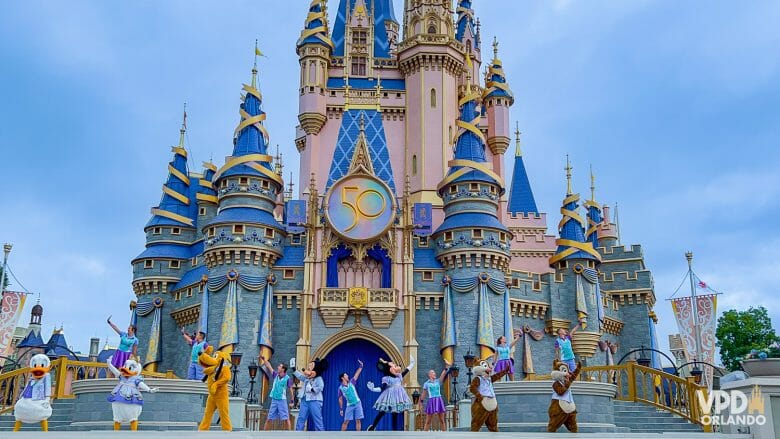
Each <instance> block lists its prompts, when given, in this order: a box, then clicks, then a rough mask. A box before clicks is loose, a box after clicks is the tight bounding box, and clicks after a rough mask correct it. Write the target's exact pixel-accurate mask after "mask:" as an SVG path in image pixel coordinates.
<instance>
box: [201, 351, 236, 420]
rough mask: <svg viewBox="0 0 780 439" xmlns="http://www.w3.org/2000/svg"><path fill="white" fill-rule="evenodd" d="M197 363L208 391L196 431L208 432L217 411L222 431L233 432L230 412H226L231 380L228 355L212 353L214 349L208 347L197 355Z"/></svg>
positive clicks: (217, 352)
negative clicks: (201, 370) (203, 410)
mask: <svg viewBox="0 0 780 439" xmlns="http://www.w3.org/2000/svg"><path fill="white" fill-rule="evenodd" d="M198 363H200V365H201V366H203V374H204V377H203V380H204V381H205V382H206V387H207V388H208V389H209V396H208V398H207V399H206V411H205V412H204V413H203V419H201V421H200V425H199V426H198V430H201V431H203V430H208V429H209V427H210V426H211V418H213V417H214V411H217V410H218V411H219V420H220V424H221V425H222V430H224V431H233V425H232V424H231V423H230V411H229V410H228V404H229V401H228V382H230V379H231V378H232V374H231V373H230V354H228V353H226V352H222V351H216V352H214V347H213V346H209V347H207V348H206V349H205V350H204V351H203V352H201V353H200V355H198Z"/></svg>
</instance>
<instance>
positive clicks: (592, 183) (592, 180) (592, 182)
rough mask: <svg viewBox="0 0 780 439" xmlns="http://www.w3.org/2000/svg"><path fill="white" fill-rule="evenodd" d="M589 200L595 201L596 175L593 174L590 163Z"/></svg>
mask: <svg viewBox="0 0 780 439" xmlns="http://www.w3.org/2000/svg"><path fill="white" fill-rule="evenodd" d="M590 201H593V202H595V201H596V176H595V175H594V174H593V165H590Z"/></svg>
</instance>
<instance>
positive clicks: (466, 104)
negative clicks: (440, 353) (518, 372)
mask: <svg viewBox="0 0 780 439" xmlns="http://www.w3.org/2000/svg"><path fill="white" fill-rule="evenodd" d="M479 99H480V94H479V92H477V91H475V90H472V88H471V85H470V83H467V84H466V94H465V96H464V97H463V98H461V99H460V104H461V114H460V118H459V119H458V121H457V125H458V127H459V130H458V135H457V143H456V146H455V157H454V159H453V160H452V161H451V162H450V165H451V167H450V169H449V171H448V173H447V176H446V177H445V178H444V179H443V180H442V182H441V183H440V184H439V186H438V190H439V195H440V196H441V198H442V199H443V200H444V222H443V223H442V224H441V226H439V228H438V229H437V230H436V231H435V232H434V234H433V238H434V240H435V242H436V257H437V259H438V260H439V261H440V262H441V264H442V266H443V267H444V269H445V270H446V274H447V276H449V277H450V278H451V279H452V285H453V288H455V289H456V291H460V293H465V292H471V290H475V291H478V292H479V293H478V294H479V306H478V307H476V308H475V307H474V301H473V298H474V296H473V295H471V294H460V293H456V294H454V295H453V299H452V300H453V304H454V308H455V309H457V310H458V314H457V317H455V318H456V320H457V324H456V326H455V327H456V328H457V331H456V332H457V340H458V343H457V347H456V349H461V350H463V352H455V353H454V358H460V357H461V356H462V355H463V354H464V353H465V350H466V349H469V348H474V347H475V346H478V349H479V351H480V356H481V358H484V357H485V356H486V355H489V354H490V353H492V351H493V349H494V348H495V338H494V331H493V330H494V328H495V330H496V332H495V333H498V334H500V332H501V330H502V329H501V328H503V322H502V321H495V322H494V321H493V317H492V315H493V312H492V311H491V310H495V311H496V312H497V315H500V313H498V310H500V309H501V308H502V306H503V300H502V298H501V297H500V296H499V295H498V294H494V293H504V291H505V286H506V285H505V281H504V272H505V271H506V270H508V267H509V241H510V239H511V233H509V230H508V229H507V228H506V226H504V225H503V224H502V223H501V221H499V219H498V200H499V198H500V197H501V195H502V194H503V193H504V184H503V181H502V180H501V177H499V176H498V175H497V174H496V173H495V172H493V170H492V169H491V166H490V164H489V163H487V161H486V159H485V138H484V135H483V134H482V132H481V131H480V130H479V128H477V126H476V125H475V122H476V121H477V120H478V119H479V109H478V101H479ZM488 290H491V291H492V292H488ZM475 336H476V338H475Z"/></svg>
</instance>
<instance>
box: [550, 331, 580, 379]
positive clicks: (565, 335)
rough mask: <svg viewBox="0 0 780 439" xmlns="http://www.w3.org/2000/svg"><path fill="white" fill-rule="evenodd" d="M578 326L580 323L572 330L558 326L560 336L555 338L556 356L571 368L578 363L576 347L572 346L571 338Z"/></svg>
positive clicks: (574, 367) (575, 366)
mask: <svg viewBox="0 0 780 439" xmlns="http://www.w3.org/2000/svg"><path fill="white" fill-rule="evenodd" d="M578 328H579V323H577V324H576V325H574V326H573V327H572V328H571V332H566V329H564V328H558V338H556V339H555V358H557V359H559V360H561V362H562V363H564V364H566V365H567V366H569V370H574V369H576V368H577V363H576V362H575V361H574V349H572V347H571V338H572V337H573V336H574V333H575V332H577V329H578Z"/></svg>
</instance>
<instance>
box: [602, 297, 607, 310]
mask: <svg viewBox="0 0 780 439" xmlns="http://www.w3.org/2000/svg"><path fill="white" fill-rule="evenodd" d="M601 306H602V307H604V308H606V307H607V306H609V299H608V298H607V296H604V297H602V298H601Z"/></svg>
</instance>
